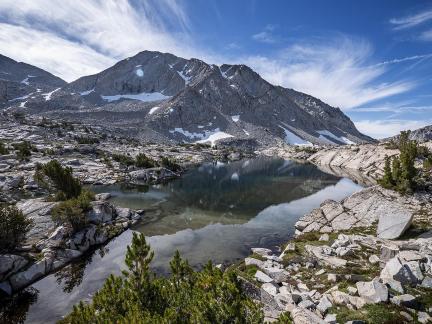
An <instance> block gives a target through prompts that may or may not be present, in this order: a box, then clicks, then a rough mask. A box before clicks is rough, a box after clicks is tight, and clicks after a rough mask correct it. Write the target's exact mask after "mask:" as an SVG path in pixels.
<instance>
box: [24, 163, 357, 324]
mask: <svg viewBox="0 0 432 324" xmlns="http://www.w3.org/2000/svg"><path fill="white" fill-rule="evenodd" d="M359 188H360V186H359V185H357V184H355V183H354V182H352V181H351V180H349V179H346V178H339V177H336V176H334V175H330V174H327V173H324V172H322V171H320V170H318V169H317V168H316V167H315V166H313V165H310V164H300V163H296V162H293V161H287V160H283V159H276V158H256V159H249V160H242V161H238V162H232V163H229V164H222V163H214V164H204V165H202V166H200V167H198V168H196V169H193V170H190V171H189V172H187V173H186V174H185V175H184V176H183V177H181V178H180V179H176V180H174V181H171V182H169V183H167V184H163V185H155V186H149V187H147V186H141V187H128V186H125V185H113V186H108V187H95V188H93V190H95V191H97V192H110V193H111V194H112V195H113V198H112V201H113V203H115V204H117V205H120V206H124V207H130V208H134V209H144V210H146V214H145V217H144V219H143V221H142V222H141V223H140V224H138V225H137V226H136V227H135V228H133V229H132V230H128V231H126V232H124V233H123V234H121V235H120V236H119V237H117V238H115V239H114V240H112V241H111V242H110V243H108V244H107V245H106V246H105V247H103V248H101V249H99V250H97V251H94V253H91V254H90V255H89V256H87V257H86V258H84V259H82V260H80V261H78V262H75V263H74V264H72V265H70V266H67V267H65V268H64V269H63V270H61V271H59V272H57V273H55V274H52V275H50V276H48V277H46V278H44V279H42V280H40V281H39V282H37V283H35V284H34V285H33V286H32V289H34V292H35V296H34V298H35V299H36V300H33V301H32V303H28V305H25V304H24V305H23V307H22V308H20V310H19V311H20V312H22V313H23V314H22V315H23V316H24V314H25V316H26V321H27V322H28V323H51V322H55V321H56V320H58V319H59V318H61V316H63V315H64V314H65V313H67V312H69V311H70V310H71V308H72V306H73V305H74V304H76V303H78V302H79V301H80V300H83V299H89V298H91V296H92V294H94V292H95V291H96V290H97V289H99V288H100V287H101V286H102V284H103V282H104V280H105V278H106V277H107V276H108V275H109V274H111V273H114V274H119V273H120V271H121V269H123V268H124V262H123V259H124V255H125V250H126V246H127V245H128V244H129V243H130V241H131V238H132V233H133V230H135V231H139V232H142V233H144V234H145V235H146V237H147V241H148V242H149V243H150V245H151V247H152V249H153V250H154V251H155V258H154V261H153V263H152V267H153V269H154V271H156V272H157V273H159V274H166V273H167V271H168V262H169V260H170V258H171V257H172V255H173V253H174V251H175V250H179V251H180V253H181V255H182V256H183V257H184V258H187V259H188V260H189V263H190V264H192V265H193V266H194V267H196V268H199V267H200V266H201V265H203V264H205V263H206V262H207V261H208V260H212V261H213V262H214V263H222V262H235V261H237V260H240V259H241V258H244V257H245V256H247V255H248V254H250V248H251V247H268V248H271V249H277V246H278V245H280V244H281V243H283V242H285V241H286V240H288V239H289V238H291V237H292V235H293V233H294V224H295V222H296V221H297V219H298V218H299V217H301V216H302V215H303V214H305V213H307V212H309V211H310V210H312V209H313V208H316V207H318V206H319V205H320V203H321V202H322V201H324V200H325V199H334V200H340V199H343V198H344V197H346V196H348V195H350V194H351V193H353V192H354V191H356V190H358V189H359ZM16 310H17V311H18V309H16Z"/></svg>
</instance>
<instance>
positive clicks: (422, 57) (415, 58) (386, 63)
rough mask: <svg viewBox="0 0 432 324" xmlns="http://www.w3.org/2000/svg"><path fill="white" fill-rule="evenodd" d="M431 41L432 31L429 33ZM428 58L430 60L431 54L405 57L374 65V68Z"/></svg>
mask: <svg viewBox="0 0 432 324" xmlns="http://www.w3.org/2000/svg"><path fill="white" fill-rule="evenodd" d="M431 39H432V31H431ZM429 58H432V54H424V55H413V56H407V57H402V58H396V59H393V60H389V61H384V62H380V63H377V64H375V66H380V65H389V64H396V63H403V62H408V61H417V60H424V59H429Z"/></svg>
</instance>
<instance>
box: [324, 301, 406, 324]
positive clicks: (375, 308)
mask: <svg viewBox="0 0 432 324" xmlns="http://www.w3.org/2000/svg"><path fill="white" fill-rule="evenodd" d="M402 310H403V309H402V308H400V307H397V306H394V305H392V304H371V305H366V306H365V307H363V308H362V309H360V310H352V309H349V308H348V307H345V306H337V307H332V308H330V309H329V313H330V314H336V320H337V321H338V323H346V322H348V321H354V320H360V321H364V322H366V323H368V324H394V323H403V322H404V321H406V319H405V318H404V317H403V316H402V315H400V311H402Z"/></svg>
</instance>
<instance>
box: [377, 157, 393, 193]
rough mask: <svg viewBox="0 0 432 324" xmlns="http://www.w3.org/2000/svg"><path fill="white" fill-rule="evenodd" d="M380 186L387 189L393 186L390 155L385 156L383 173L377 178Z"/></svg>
mask: <svg viewBox="0 0 432 324" xmlns="http://www.w3.org/2000/svg"><path fill="white" fill-rule="evenodd" d="M379 183H380V184H381V186H383V187H384V188H387V189H391V188H393V186H394V182H393V175H392V170H391V166H390V157H389V156H388V155H386V156H385V164H384V175H383V177H382V178H381V179H380V180H379Z"/></svg>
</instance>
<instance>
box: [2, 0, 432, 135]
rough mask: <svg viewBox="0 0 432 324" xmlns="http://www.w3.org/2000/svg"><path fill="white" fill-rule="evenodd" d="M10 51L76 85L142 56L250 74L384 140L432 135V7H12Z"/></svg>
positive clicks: (113, 3) (119, 0) (7, 25)
mask: <svg viewBox="0 0 432 324" xmlns="http://www.w3.org/2000/svg"><path fill="white" fill-rule="evenodd" d="M0 49H1V50H0V51H1V53H2V54H4V55H7V56H10V57H12V58H14V59H16V60H20V61H25V62H28V63H31V64H34V65H37V66H40V67H42V68H44V69H46V70H48V71H50V72H52V73H54V74H56V75H59V76H60V77H63V78H64V79H66V80H68V81H71V80H74V79H75V78H77V77H79V76H82V75H87V74H91V73H96V72H98V71H100V70H102V69H104V68H107V67H109V66H111V65H112V64H113V63H115V62H116V61H117V60H119V59H122V58H125V57H128V56H131V55H134V54H136V53H137V52H139V51H141V50H146V49H148V50H160V51H164V52H171V53H173V54H176V55H179V56H183V57H187V58H189V57H197V58H200V59H203V60H204V61H207V62H209V63H215V64H221V63H245V64H247V65H249V66H251V67H252V68H253V69H255V70H256V71H257V72H258V73H260V74H261V76H262V77H264V78H265V79H266V80H268V81H269V82H271V83H273V84H278V85H282V86H285V87H289V88H294V89H296V90H299V91H303V92H306V93H308V94H311V95H313V96H316V97H318V98H320V99H322V100H323V101H325V102H327V103H329V104H331V105H333V106H337V107H340V108H341V109H342V110H343V111H344V112H345V113H346V114H348V116H350V117H351V118H352V120H353V121H354V122H355V124H356V125H357V127H358V128H359V129H360V130H361V131H362V132H364V133H367V134H369V135H371V136H374V137H377V138H382V137H386V136H390V135H394V134H396V133H397V132H399V131H400V130H402V129H415V128H418V127H422V126H424V125H428V124H432V92H431V89H432V2H430V1H408V0H406V1H395V0H393V1H387V0H380V1H368V0H366V1H365V0H362V1H342V0H337V1H336V0H332V1H321V0H315V1H306V0H302V1H300V0H296V1H294V0H291V1H285V0H273V1H258V0H237V1H232V0H183V1H175V0H104V1H102V0H62V1H55V0H38V1H33V0H21V1H16V0H2V1H0Z"/></svg>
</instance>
